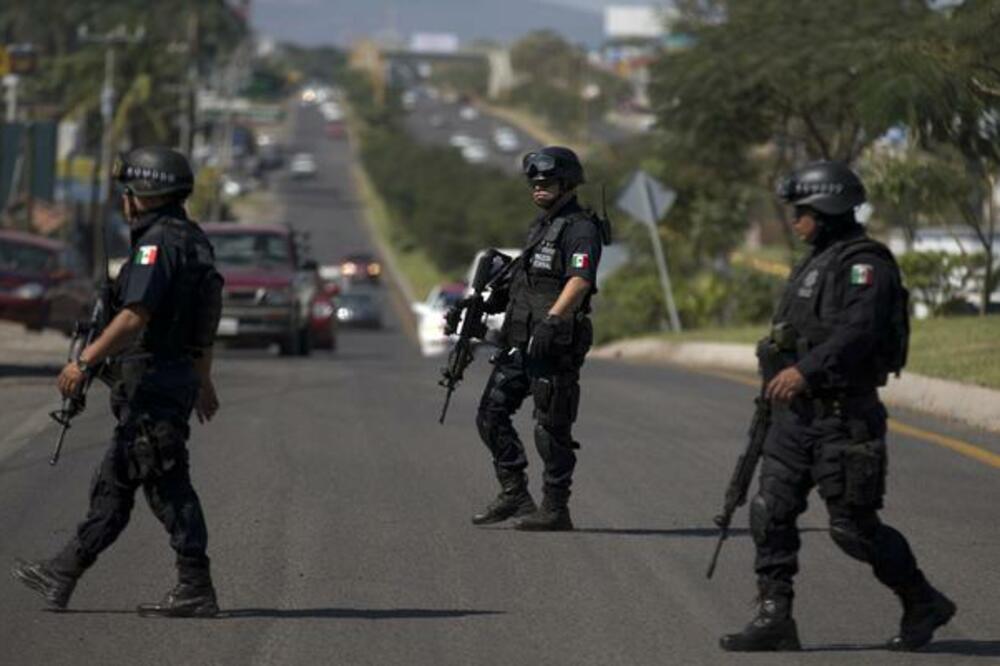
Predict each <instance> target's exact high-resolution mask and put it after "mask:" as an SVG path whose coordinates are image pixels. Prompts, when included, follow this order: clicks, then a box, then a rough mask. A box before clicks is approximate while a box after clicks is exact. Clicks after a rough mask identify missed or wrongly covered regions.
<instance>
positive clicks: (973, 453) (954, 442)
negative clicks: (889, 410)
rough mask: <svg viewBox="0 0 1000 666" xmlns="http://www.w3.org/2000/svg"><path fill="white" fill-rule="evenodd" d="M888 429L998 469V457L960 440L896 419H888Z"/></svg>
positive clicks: (999, 460) (999, 462) (999, 458)
mask: <svg viewBox="0 0 1000 666" xmlns="http://www.w3.org/2000/svg"><path fill="white" fill-rule="evenodd" d="M889 429H890V430H892V431H893V432H898V433H900V434H903V435H908V436H909V437H913V438H914V439H922V440H924V441H925V442H930V443H931V444H937V445H938V446H943V447H945V448H946V449H951V450H952V451H954V452H955V453H959V454H961V455H963V456H966V457H968V458H972V459H973V460H978V461H979V462H981V463H986V464H987V465H990V466H991V467H996V468H997V469H1000V455H997V454H995V453H993V452H991V451H987V450H986V449H982V448H980V447H978V446H976V445H974V444H969V443H968V442H963V441H962V440H960V439H955V438H954V437H948V436H947V435H940V434H938V433H936V432H930V431H928V430H923V429H921V428H916V427H914V426H911V425H907V424H906V423H901V422H899V421H897V420H896V419H889Z"/></svg>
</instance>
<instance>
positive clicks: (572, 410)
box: [531, 372, 580, 429]
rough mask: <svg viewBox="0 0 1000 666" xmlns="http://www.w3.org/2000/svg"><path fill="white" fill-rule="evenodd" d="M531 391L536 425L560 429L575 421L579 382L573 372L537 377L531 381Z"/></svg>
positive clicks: (578, 402)
mask: <svg viewBox="0 0 1000 666" xmlns="http://www.w3.org/2000/svg"><path fill="white" fill-rule="evenodd" d="M531 393H532V395H533V396H534V399H535V420H536V421H537V422H538V425H540V426H543V427H546V428H551V429H562V428H568V427H569V426H571V425H572V424H573V423H574V422H575V421H576V416H577V410H578V408H579V406H580V384H579V381H578V375H577V374H576V373H575V372H574V373H563V374H557V375H552V376H548V377H537V378H535V379H534V380H533V381H532V382H531Z"/></svg>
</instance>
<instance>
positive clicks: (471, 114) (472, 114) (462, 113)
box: [458, 104, 479, 120]
mask: <svg viewBox="0 0 1000 666" xmlns="http://www.w3.org/2000/svg"><path fill="white" fill-rule="evenodd" d="M458 117H459V118H461V119H462V120H475V119H476V118H478V117H479V109H477V108H476V107H474V106H472V105H470V104H466V105H465V106H463V107H462V108H461V109H459V110H458Z"/></svg>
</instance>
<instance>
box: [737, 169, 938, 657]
mask: <svg viewBox="0 0 1000 666" xmlns="http://www.w3.org/2000/svg"><path fill="white" fill-rule="evenodd" d="M778 194H779V196H780V197H781V198H782V199H783V200H784V201H785V202H787V203H789V204H791V205H794V207H795V213H794V220H793V222H792V229H793V230H794V232H795V233H796V235H798V236H799V238H800V239H802V240H803V241H805V242H806V243H808V244H809V245H810V246H811V252H810V253H809V254H808V256H807V257H806V258H805V259H804V260H803V261H802V262H801V263H800V264H799V265H798V266H796V267H795V269H794V270H793V271H792V274H791V276H790V278H789V281H788V286H787V288H786V291H785V294H784V296H783V298H782V300H781V302H780V304H779V306H778V310H777V314H776V315H775V318H774V325H773V329H772V334H771V336H770V337H769V338H768V339H765V340H763V341H762V342H761V345H760V346H759V347H758V356H759V358H760V360H761V369H762V373H763V375H764V382H765V384H764V386H765V388H764V394H765V398H767V399H769V400H771V402H772V408H773V409H772V424H771V428H770V431H769V432H768V436H767V439H766V440H765V443H764V450H763V460H762V464H761V471H760V486H759V488H760V489H759V492H758V494H757V495H756V496H755V497H754V498H753V500H752V501H751V503H750V529H751V532H752V535H753V539H754V543H755V544H756V549H757V557H756V562H755V569H756V572H757V577H758V588H759V608H758V612H757V615H756V617H755V618H754V619H753V621H751V622H750V624H748V625H747V626H746V628H745V629H744V630H743V631H741V632H739V633H735V634H729V635H726V636H723V637H722V639H721V646H722V648H723V649H724V650H731V651H762V650H797V649H799V638H798V631H797V628H796V625H795V620H794V619H793V618H792V596H793V589H792V579H793V577H794V576H795V574H796V572H797V571H798V568H799V567H798V551H799V545H800V542H799V532H798V528H797V527H796V519H797V518H798V516H799V514H801V513H802V512H803V511H804V510H805V508H806V497H807V495H808V494H809V491H810V490H811V489H812V487H813V486H817V487H818V489H819V494H820V496H821V497H822V498H823V500H824V501H825V502H826V507H827V510H828V512H829V517H830V536H831V538H832V539H833V541H834V543H836V544H837V546H839V547H840V548H841V549H842V550H843V551H844V552H845V553H846V554H847V555H849V556H850V557H852V558H854V559H856V560H859V561H861V562H864V563H866V564H868V565H869V566H871V567H872V571H873V573H874V575H875V578H876V579H877V580H878V581H879V582H880V583H882V584H883V585H885V586H886V587H888V588H890V589H891V590H892V591H893V592H894V593H895V594H896V595H897V596H898V597H899V599H900V601H901V602H902V605H903V617H902V620H901V622H900V628H899V632H898V634H897V635H896V636H895V637H893V638H892V639H891V640H890V641H889V643H888V647H889V649H891V650H915V649H918V648H920V647H922V646H923V645H926V644H927V643H928V642H929V641H930V640H931V639H932V637H933V634H934V630H935V629H937V628H938V627H940V626H941V625H943V624H945V623H946V622H948V620H949V619H950V618H951V617H952V615H954V613H955V604H954V603H952V602H951V601H950V600H949V599H948V598H947V597H945V596H944V595H943V594H941V593H940V592H939V591H938V590H936V589H935V588H933V587H932V586H931V585H930V583H928V582H927V579H926V578H925V577H924V574H923V573H922V572H921V570H920V569H919V568H918V567H917V562H916V560H915V558H914V555H913V552H912V551H911V550H910V545H909V543H907V541H906V538H905V537H904V536H903V535H902V534H900V533H899V532H898V531H897V530H895V529H893V528H892V527H890V526H889V525H886V524H885V523H883V522H882V521H881V520H880V519H879V515H878V510H879V509H880V508H882V498H883V493H884V490H885V475H886V448H885V434H886V411H885V408H884V407H883V405H882V403H881V402H880V401H879V397H878V392H877V388H878V387H879V386H883V385H885V383H886V380H887V377H888V374H889V373H890V372H899V370H900V369H901V368H902V366H903V364H904V363H905V360H906V359H905V357H906V347H907V338H908V333H909V325H908V320H907V317H908V311H907V301H908V298H907V293H906V291H905V289H904V288H903V286H902V282H901V278H900V273H899V269H898V268H897V266H896V262H895V259H894V258H893V256H892V254H891V253H890V252H889V250H888V249H887V248H886V247H885V246H884V245H882V244H881V243H878V242H877V241H874V240H872V239H870V238H868V236H867V235H866V234H865V231H864V229H863V228H862V227H861V226H860V225H859V224H858V223H857V221H856V220H855V217H854V209H855V207H856V206H858V205H859V204H861V203H862V202H864V201H865V190H864V186H863V185H862V183H861V181H860V180H859V179H858V177H857V176H856V175H855V174H854V173H853V172H852V171H851V170H850V169H849V168H848V167H847V166H845V165H844V164H841V163H839V162H816V163H813V164H809V165H807V166H804V167H802V168H800V169H798V170H797V171H795V172H793V173H792V174H791V176H790V177H788V178H787V179H785V181H783V182H782V184H781V185H780V186H779V189H778Z"/></svg>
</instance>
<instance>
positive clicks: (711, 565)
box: [705, 528, 729, 580]
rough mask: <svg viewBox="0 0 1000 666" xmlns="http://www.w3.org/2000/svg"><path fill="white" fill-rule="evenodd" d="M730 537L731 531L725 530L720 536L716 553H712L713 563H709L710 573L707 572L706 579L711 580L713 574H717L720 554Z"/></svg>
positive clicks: (716, 545)
mask: <svg viewBox="0 0 1000 666" xmlns="http://www.w3.org/2000/svg"><path fill="white" fill-rule="evenodd" d="M727 536H729V530H727V529H725V528H723V530H722V533H721V534H720V535H719V541H718V542H717V543H716V544H715V552H714V553H712V561H711V562H709V563H708V571H706V572H705V578H708V579H709V580H711V578H712V574H714V573H715V565H716V564H718V562H719V553H721V552H722V542H723V541H725V540H726V537H727Z"/></svg>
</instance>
